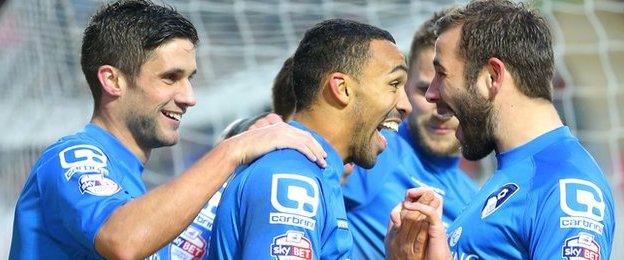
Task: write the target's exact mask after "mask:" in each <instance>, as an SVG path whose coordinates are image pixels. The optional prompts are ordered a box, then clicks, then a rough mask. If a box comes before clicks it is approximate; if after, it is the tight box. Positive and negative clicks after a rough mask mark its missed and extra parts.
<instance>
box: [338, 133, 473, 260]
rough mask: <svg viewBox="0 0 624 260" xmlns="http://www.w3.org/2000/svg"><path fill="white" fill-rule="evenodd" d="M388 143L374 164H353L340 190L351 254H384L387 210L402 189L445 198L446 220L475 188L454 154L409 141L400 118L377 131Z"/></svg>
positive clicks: (361, 256) (399, 198) (365, 256)
mask: <svg viewBox="0 0 624 260" xmlns="http://www.w3.org/2000/svg"><path fill="white" fill-rule="evenodd" d="M382 134H383V136H384V137H385V138H386V140H387V141H388V146H387V148H386V149H385V150H384V151H383V152H382V153H381V154H380V155H379V157H378V158H377V164H376V165H375V167H373V168H372V169H369V170H366V169H363V168H360V167H356V168H355V169H354V172H353V173H352V174H351V176H349V179H348V180H347V183H346V185H345V187H344V189H343V192H344V196H345V205H346V207H347V217H348V219H349V222H350V224H351V231H352V233H353V240H354V247H353V251H352V256H353V259H384V258H385V252H384V238H385V235H386V232H387V229H388V222H389V221H390V211H391V210H392V209H393V208H394V207H395V206H396V205H397V204H399V203H400V202H401V201H403V199H404V198H405V192H406V191H407V189H410V188H415V187H422V186H429V187H432V188H434V189H435V190H436V191H437V192H438V193H439V194H440V195H442V196H443V198H444V208H443V216H442V220H443V221H444V223H445V225H449V224H450V223H451V222H453V220H454V219H455V218H456V217H457V216H458V215H459V212H460V211H461V210H462V208H464V207H465V206H466V205H467V203H468V202H469V201H470V200H471V198H472V196H473V195H474V194H475V193H476V190H477V188H476V186H475V184H474V183H473V182H472V180H471V179H470V178H469V177H468V176H467V175H466V174H465V173H464V172H463V171H461V170H460V169H459V158H458V157H434V156H430V155H427V154H426V153H424V152H423V151H422V150H421V148H420V147H419V146H418V145H417V144H416V143H414V142H413V140H412V137H411V135H410V133H409V130H408V128H407V124H406V123H405V122H404V123H402V124H401V125H400V127H399V132H398V133H395V132H392V131H388V130H385V129H384V130H382Z"/></svg>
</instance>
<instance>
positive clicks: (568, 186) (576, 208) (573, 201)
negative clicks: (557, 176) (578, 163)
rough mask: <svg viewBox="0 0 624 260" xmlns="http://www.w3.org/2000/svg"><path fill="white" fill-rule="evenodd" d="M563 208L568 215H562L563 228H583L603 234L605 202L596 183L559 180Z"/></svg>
mask: <svg viewBox="0 0 624 260" xmlns="http://www.w3.org/2000/svg"><path fill="white" fill-rule="evenodd" d="M559 195H560V196H559V199H560V203H559V204H560V206H561V210H562V211H563V212H564V213H565V214H567V215H568V216H567V217H561V218H560V220H559V226H560V227H561V228H583V229H587V230H591V231H594V232H596V233H598V234H601V235H602V232H603V229H604V225H603V224H602V223H601V222H602V220H603V219H604V215H605V208H606V205H605V202H604V197H603V195H602V191H601V190H600V188H598V186H596V184H594V183H592V182H589V181H586V180H580V179H561V180H559Z"/></svg>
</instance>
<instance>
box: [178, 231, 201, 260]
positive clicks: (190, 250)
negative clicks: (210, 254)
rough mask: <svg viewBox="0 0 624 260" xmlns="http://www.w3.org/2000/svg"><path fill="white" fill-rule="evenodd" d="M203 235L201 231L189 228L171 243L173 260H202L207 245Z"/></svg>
mask: <svg viewBox="0 0 624 260" xmlns="http://www.w3.org/2000/svg"><path fill="white" fill-rule="evenodd" d="M201 235H202V232H201V231H200V230H198V229H196V228H193V227H192V226H189V227H188V228H187V229H186V230H184V232H182V234H180V236H178V237H176V239H174V240H173V242H171V251H170V254H171V259H184V260H186V259H202V257H203V256H204V255H205V254H206V247H207V243H206V240H205V239H204V238H203V237H202V236H201Z"/></svg>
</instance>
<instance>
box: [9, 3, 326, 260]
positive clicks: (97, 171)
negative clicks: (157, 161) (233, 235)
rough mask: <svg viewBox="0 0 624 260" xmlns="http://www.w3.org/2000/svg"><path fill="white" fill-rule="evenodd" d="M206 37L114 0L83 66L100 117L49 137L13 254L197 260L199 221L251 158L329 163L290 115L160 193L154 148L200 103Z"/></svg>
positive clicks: (147, 8)
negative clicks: (274, 155)
mask: <svg viewBox="0 0 624 260" xmlns="http://www.w3.org/2000/svg"><path fill="white" fill-rule="evenodd" d="M197 42H198V37H197V32H196V30H195V28H194V27H193V25H192V24H191V23H190V22H189V21H188V20H187V19H185V18H184V17H182V15H180V14H179V13H178V12H176V11H175V10H173V9H172V8H168V7H162V6H158V5H154V4H153V3H151V2H149V1H144V0H129V1H120V2H116V3H113V4H110V5H107V6H105V7H104V8H103V9H102V10H100V11H99V12H98V13H96V14H95V15H94V16H93V17H92V19H91V21H90V23H89V25H88V26H87V28H86V30H85V33H84V38H83V44H82V60H81V64H82V69H83V72H84V75H85V77H86V79H87V82H88V84H89V87H90V89H91V92H92V94H93V98H94V103H95V107H94V112H93V117H92V119H91V122H90V123H89V124H87V125H86V126H85V127H84V128H83V129H82V130H80V131H79V132H77V133H75V134H73V135H69V136H65V137H63V138H61V139H60V140H58V141H57V142H55V143H54V144H52V145H50V146H49V147H47V148H46V150H45V151H44V152H43V154H42V155H41V157H40V158H39V160H37V162H36V163H35V165H34V166H33V167H32V171H31V173H30V175H29V177H28V180H27V181H26V184H25V186H24V189H23V191H22V193H21V195H20V197H19V200H18V202H17V206H16V209H15V221H14V228H13V240H12V243H11V252H10V256H9V258H10V259H98V258H111V259H139V258H146V257H148V256H150V255H151V254H154V255H152V257H154V258H156V259H169V258H176V259H196V258H201V257H205V256H206V250H207V246H208V241H207V240H206V235H207V234H209V232H207V231H208V230H207V229H208V227H207V226H206V225H205V223H202V222H201V221H199V220H201V219H199V218H198V219H196V221H195V222H193V220H194V219H195V217H196V216H197V215H198V213H199V212H200V210H201V209H202V207H203V206H204V204H206V202H207V201H208V199H209V198H210V197H211V196H212V195H213V194H214V193H215V192H216V191H217V190H218V189H219V188H220V187H221V185H222V184H223V182H224V181H225V180H226V179H227V178H228V176H229V175H230V174H231V173H232V172H233V171H234V169H235V168H236V167H237V166H238V165H239V164H242V163H247V162H250V161H252V160H254V159H255V158H256V157H258V156H260V155H262V154H263V153H265V152H267V151H270V150H274V149H277V148H283V147H295V148H297V149H299V150H300V151H301V152H302V153H304V154H306V156H308V158H310V159H312V160H314V161H317V162H318V163H319V164H324V160H323V156H324V152H323V150H322V149H321V147H320V145H319V144H318V143H317V142H316V141H315V140H314V139H312V138H311V137H310V136H309V135H308V134H307V133H304V132H303V131H301V130H299V129H295V128H293V127H290V126H288V125H286V124H284V123H281V124H275V125H272V126H269V127H265V128H262V129H257V130H251V131H248V132H246V133H244V134H241V135H239V136H236V137H233V138H230V139H228V140H226V141H224V142H222V143H221V144H219V145H218V146H216V147H215V148H214V149H213V150H212V151H211V152H210V153H208V154H206V155H205V156H204V157H202V158H201V159H200V160H199V162H197V163H196V164H195V165H193V166H192V167H191V168H190V169H189V170H187V171H185V172H184V173H182V174H181V175H180V176H178V177H176V178H174V179H173V180H171V181H170V182H169V183H166V184H164V185H161V186H159V187H157V188H155V189H153V190H151V191H150V192H146V187H145V184H144V183H143V181H142V180H141V173H142V171H143V165H144V163H145V162H146V161H147V160H148V158H149V155H150V152H151V151H152V149H154V148H157V147H162V146H169V145H173V144H175V143H176V142H177V141H178V140H179V136H180V134H179V126H180V123H181V120H182V118H183V115H184V113H185V112H186V110H187V109H188V108H189V107H192V106H193V105H195V96H194V94H193V90H192V86H191V82H190V80H191V77H192V76H193V75H194V74H195V72H196V70H197V68H196V61H195V55H196V53H195V50H196V45H197Z"/></svg>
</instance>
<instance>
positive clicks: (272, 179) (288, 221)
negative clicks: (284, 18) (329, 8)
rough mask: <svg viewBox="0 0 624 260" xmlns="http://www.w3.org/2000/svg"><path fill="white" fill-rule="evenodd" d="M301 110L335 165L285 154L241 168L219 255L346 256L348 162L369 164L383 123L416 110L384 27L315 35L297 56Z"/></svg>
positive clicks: (228, 202)
mask: <svg viewBox="0 0 624 260" xmlns="http://www.w3.org/2000/svg"><path fill="white" fill-rule="evenodd" d="M292 67H293V71H292V73H293V74H292V77H293V90H294V93H295V97H296V104H297V107H296V113H295V114H294V116H293V121H291V125H293V126H295V127H298V128H300V129H303V130H306V131H308V132H309V133H310V134H311V135H312V136H314V138H316V139H317V140H318V141H319V142H320V143H321V145H322V146H323V148H324V149H325V151H326V152H327V153H328V157H327V161H328V167H327V168H326V169H321V168H319V167H318V166H316V165H314V164H311V163H308V162H306V160H305V158H304V157H302V156H301V154H299V153H297V152H295V151H292V150H288V149H285V150H280V151H275V152H272V153H269V154H267V155H266V156H263V157H261V158H260V159H258V160H257V161H255V162H253V163H252V164H250V165H249V166H247V167H245V168H243V169H241V170H240V171H239V172H237V173H236V175H235V177H234V178H233V179H232V180H231V181H230V182H229V183H228V186H227V187H226V188H225V191H224V192H223V197H222V200H221V203H220V205H219V208H218V210H217V217H216V219H215V222H214V229H213V236H212V240H211V244H210V257H211V258H214V259H251V258H256V259H257V258H260V259H274V258H278V259H281V258H288V259H319V258H320V259H344V258H348V257H349V251H350V250H351V247H352V244H353V243H352V237H351V232H350V231H349V224H348V223H347V219H346V212H345V207H344V203H343V198H342V191H341V188H340V183H339V178H340V176H341V175H342V173H343V164H344V163H347V162H355V163H357V164H358V165H360V166H362V167H367V168H370V167H372V166H373V165H374V164H375V161H376V157H377V154H378V153H379V152H381V151H382V150H383V149H384V148H385V147H386V141H385V140H384V138H383V137H382V136H381V134H380V133H379V130H378V128H380V127H381V126H380V124H381V123H382V121H383V120H384V119H385V118H386V116H387V115H388V114H389V113H390V111H391V110H393V109H395V107H403V108H402V109H403V110H408V111H409V110H410V108H409V103H408V102H407V99H406V97H405V92H404V89H403V86H404V85H405V82H406V80H407V68H406V66H405V60H404V57H403V55H402V54H401V52H400V51H399V49H398V48H397V47H396V45H395V44H394V39H393V38H392V36H391V35H390V33H388V32H387V31H385V30H381V29H379V28H376V27H373V26H370V25H365V24H361V23H357V22H354V21H349V20H341V19H337V20H328V21H325V22H322V23H319V24H317V25H316V26H314V27H313V28H311V29H309V30H308V31H307V32H306V33H305V35H304V38H303V39H302V40H301V42H300V44H299V47H298V48H297V51H296V52H295V54H294V56H293V66H292Z"/></svg>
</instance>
